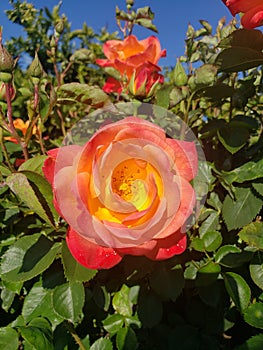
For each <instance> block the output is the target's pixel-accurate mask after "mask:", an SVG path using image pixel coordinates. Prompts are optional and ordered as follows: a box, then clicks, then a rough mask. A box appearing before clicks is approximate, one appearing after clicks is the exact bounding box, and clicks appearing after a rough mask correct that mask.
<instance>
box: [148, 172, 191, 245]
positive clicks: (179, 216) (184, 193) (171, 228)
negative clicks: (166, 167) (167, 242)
mask: <svg viewBox="0 0 263 350" xmlns="http://www.w3.org/2000/svg"><path fill="white" fill-rule="evenodd" d="M178 186H179V188H180V198H181V202H180V206H179V209H178V210H177V212H176V214H175V215H174V218H173V219H172V221H171V223H170V224H169V225H168V226H167V227H166V228H165V229H164V230H163V231H162V232H161V233H160V234H159V235H158V236H156V237H155V238H158V239H161V238H167V237H168V236H170V235H171V234H173V233H174V232H176V231H178V230H179V229H180V230H181V231H184V227H183V226H184V224H185V222H186V220H187V219H188V218H189V216H190V215H191V214H192V213H193V211H194V206H195V192H194V190H193V187H192V186H191V185H190V184H189V182H187V181H186V180H185V179H184V178H179V179H178ZM171 195H172V194H171Z"/></svg>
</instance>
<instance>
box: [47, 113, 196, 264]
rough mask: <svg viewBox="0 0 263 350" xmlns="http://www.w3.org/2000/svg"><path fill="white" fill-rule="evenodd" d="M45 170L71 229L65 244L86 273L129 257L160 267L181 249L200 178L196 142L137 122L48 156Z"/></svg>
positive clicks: (106, 129)
mask: <svg viewBox="0 0 263 350" xmlns="http://www.w3.org/2000/svg"><path fill="white" fill-rule="evenodd" d="M48 155H49V157H48V158H47V160H46V161H45V163H44V167H43V171H44V174H45V176H46V178H47V179H48V181H49V182H50V183H51V184H52V187H53V192H54V198H55V199H54V201H55V207H56V209H57V211H58V212H59V213H60V215H61V216H62V217H63V218H64V219H65V220H66V221H67V223H68V224H69V229H68V232H67V244H68V247H69V249H70V251H71V253H72V255H73V256H74V257H75V258H76V260H77V261H78V262H80V263H81V264H82V265H84V266H86V267H88V268H96V269H100V268H110V267H112V266H114V265H116V264H117V263H118V262H120V260H121V259H122V257H123V256H124V255H126V254H130V255H145V256H147V257H148V258H150V259H152V260H163V259H167V258H170V257H172V256H173V255H175V254H180V253H182V252H183V251H184V250H185V248H186V234H185V223H186V220H187V219H188V218H189V216H190V215H191V214H192V213H193V208H194V205H195V193H194V189H193V187H192V186H191V185H190V183H189V181H191V180H192V179H193V178H194V177H195V175H196V172H197V152H196V148H195V144H194V143H193V142H186V141H176V140H174V139H170V138H167V137H166V136H165V132H164V131H163V130H162V129H161V128H159V127H158V126H157V125H155V124H152V123H150V122H148V121H145V120H143V119H140V118H137V117H127V118H125V119H123V120H122V121H119V122H116V123H112V124H108V125H106V126H104V127H102V128H100V129H99V130H98V131H97V132H96V133H95V134H94V136H93V137H92V138H91V139H90V140H89V141H88V142H87V143H86V144H85V145H84V146H78V145H70V146H65V147H62V148H59V149H54V150H51V151H49V152H48Z"/></svg>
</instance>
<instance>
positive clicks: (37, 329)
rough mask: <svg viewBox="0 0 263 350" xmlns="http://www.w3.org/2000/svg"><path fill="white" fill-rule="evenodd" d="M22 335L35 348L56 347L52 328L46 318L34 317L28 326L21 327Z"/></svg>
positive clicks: (42, 349) (44, 349)
mask: <svg viewBox="0 0 263 350" xmlns="http://www.w3.org/2000/svg"><path fill="white" fill-rule="evenodd" d="M19 330H20V332H21V335H22V337H23V338H24V339H25V340H26V341H27V342H28V343H30V344H31V345H32V346H33V349H37V350H47V349H50V350H52V349H54V345H53V340H52V330H51V325H50V324H49V322H48V321H47V320H46V319H44V318H40V317H39V318H34V319H33V320H32V321H31V322H30V323H29V324H28V326H26V327H23V326H22V327H19Z"/></svg>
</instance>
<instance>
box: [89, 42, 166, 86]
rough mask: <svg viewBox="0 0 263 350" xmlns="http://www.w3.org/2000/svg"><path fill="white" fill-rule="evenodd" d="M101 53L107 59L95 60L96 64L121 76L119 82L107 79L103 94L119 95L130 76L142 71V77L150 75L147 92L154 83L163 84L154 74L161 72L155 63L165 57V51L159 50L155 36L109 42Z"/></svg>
mask: <svg viewBox="0 0 263 350" xmlns="http://www.w3.org/2000/svg"><path fill="white" fill-rule="evenodd" d="M103 52H104V54H105V56H106V57H107V59H97V60H96V63H97V64H99V65H100V66H102V67H112V68H114V69H116V70H117V71H118V72H119V73H120V75H121V81H118V80H116V79H114V78H108V79H107V81H106V83H105V85H104V87H103V89H104V91H105V92H118V93H120V92H121V91H123V90H125V89H126V88H127V87H128V85H129V82H130V80H131V78H132V76H134V75H138V74H139V73H138V72H141V71H142V70H145V73H143V74H144V76H145V75H146V76H147V77H150V75H152V78H151V79H150V80H149V81H148V82H147V84H146V85H147V90H151V87H152V86H153V85H154V84H155V83H156V82H159V83H161V82H163V79H161V78H160V77H161V75H160V74H159V73H158V74H156V72H159V71H160V70H161V68H160V67H158V66H157V63H158V61H159V59H160V58H161V57H164V56H165V55H166V51H165V50H161V45H160V42H159V40H158V39H157V38H156V37H155V36H151V37H149V38H147V39H144V40H138V39H137V38H136V37H135V36H134V35H130V36H128V37H127V38H126V39H124V40H123V41H121V40H109V41H107V42H106V43H105V44H104V45H103ZM149 73H151V74H149ZM153 77H156V79H155V80H154V79H153ZM142 84H145V83H144V82H142ZM150 84H151V86H150ZM137 85H138V84H137ZM138 88H139V87H138ZM145 92H146V91H145Z"/></svg>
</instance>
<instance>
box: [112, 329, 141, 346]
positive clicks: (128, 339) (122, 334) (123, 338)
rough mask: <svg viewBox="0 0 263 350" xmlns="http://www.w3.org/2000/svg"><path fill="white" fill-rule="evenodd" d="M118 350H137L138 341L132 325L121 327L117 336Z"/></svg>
mask: <svg viewBox="0 0 263 350" xmlns="http://www.w3.org/2000/svg"><path fill="white" fill-rule="evenodd" d="M116 345H117V349H118V350H136V349H137V348H138V345H139V344H138V341H137V337H136V334H135V332H134V330H133V329H132V328H131V327H125V328H121V329H120V330H119V331H118V333H117V337H116Z"/></svg>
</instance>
